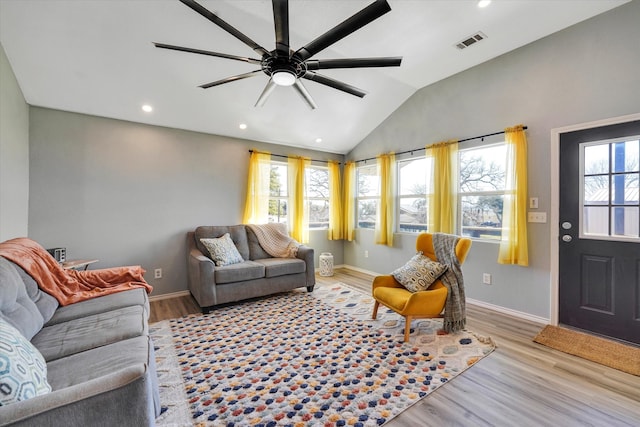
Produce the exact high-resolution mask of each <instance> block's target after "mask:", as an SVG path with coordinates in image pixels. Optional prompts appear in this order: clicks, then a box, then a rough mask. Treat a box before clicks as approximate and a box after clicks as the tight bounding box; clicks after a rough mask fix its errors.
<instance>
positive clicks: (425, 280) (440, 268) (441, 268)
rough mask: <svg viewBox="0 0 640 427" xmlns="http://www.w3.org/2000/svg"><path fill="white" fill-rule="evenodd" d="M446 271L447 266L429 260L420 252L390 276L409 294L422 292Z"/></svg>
mask: <svg viewBox="0 0 640 427" xmlns="http://www.w3.org/2000/svg"><path fill="white" fill-rule="evenodd" d="M446 270H447V266H446V265H444V264H440V263H439V262H436V261H433V260H431V259H430V258H429V257H426V256H424V255H423V254H422V252H418V253H417V254H415V255H414V256H413V257H412V258H411V259H410V260H409V262H407V263H406V264H405V265H403V266H402V267H400V268H398V269H397V270H395V271H394V272H393V273H391V275H392V276H393V277H394V278H395V279H396V280H397V281H398V282H399V283H400V284H401V285H402V286H404V287H405V288H407V290H408V291H410V292H418V291H424V290H426V289H427V288H428V287H429V286H431V285H432V284H433V282H435V281H436V280H438V277H440V276H441V275H442V273H444V272H445V271H446Z"/></svg>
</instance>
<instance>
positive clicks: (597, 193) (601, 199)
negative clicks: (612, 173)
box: [584, 175, 609, 205]
mask: <svg viewBox="0 0 640 427" xmlns="http://www.w3.org/2000/svg"><path fill="white" fill-rule="evenodd" d="M584 203H585V204H586V205H607V204H609V175H597V176H585V177H584Z"/></svg>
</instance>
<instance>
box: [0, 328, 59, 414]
mask: <svg viewBox="0 0 640 427" xmlns="http://www.w3.org/2000/svg"><path fill="white" fill-rule="evenodd" d="M50 391H51V386H50V385H49V383H48V382H47V364H46V362H45V361H44V358H43V357H42V354H40V352H39V351H38V349H37V348H35V347H34V346H33V344H31V343H30V342H29V340H28V339H26V338H25V337H24V336H23V335H22V334H21V333H20V332H19V331H18V330H17V329H16V328H14V327H13V326H11V325H10V324H9V323H7V322H6V321H5V320H4V319H2V318H0V406H4V405H9V404H11V403H14V402H19V401H22V400H27V399H30V398H32V397H35V396H40V395H42V394H47V393H49V392H50Z"/></svg>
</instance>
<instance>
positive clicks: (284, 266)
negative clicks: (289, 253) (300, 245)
mask: <svg viewBox="0 0 640 427" xmlns="http://www.w3.org/2000/svg"><path fill="white" fill-rule="evenodd" d="M256 262H257V263H259V264H262V265H264V267H265V273H264V276H265V277H277V276H285V275H287V274H296V273H304V272H305V270H306V264H305V262H304V261H303V260H301V259H297V258H265V259H259V260H257V261H256Z"/></svg>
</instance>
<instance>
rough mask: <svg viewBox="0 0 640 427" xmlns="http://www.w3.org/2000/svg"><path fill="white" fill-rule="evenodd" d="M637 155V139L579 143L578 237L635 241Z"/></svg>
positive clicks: (639, 211)
mask: <svg viewBox="0 0 640 427" xmlns="http://www.w3.org/2000/svg"><path fill="white" fill-rule="evenodd" d="M639 152H640V139H638V138H637V137H632V138H629V139H627V140H626V141H624V140H623V141H620V140H612V141H599V142H590V143H584V144H581V146H580V154H581V185H582V191H581V195H582V198H581V204H582V206H581V210H580V212H581V219H580V235H581V237H583V238H594V239H598V238H600V239H614V240H638V238H639V237H640V196H639V195H638V186H639V182H640V166H639V164H640V161H639V159H640V156H639Z"/></svg>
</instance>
